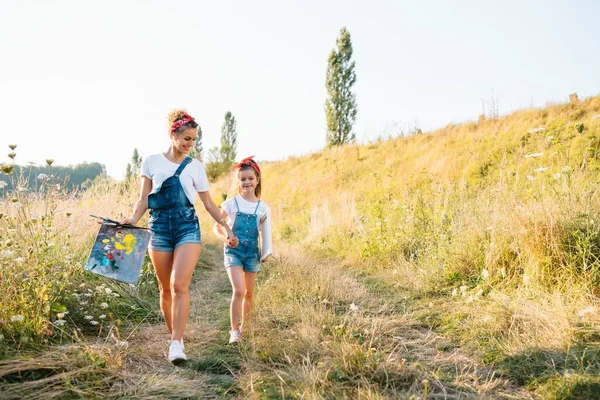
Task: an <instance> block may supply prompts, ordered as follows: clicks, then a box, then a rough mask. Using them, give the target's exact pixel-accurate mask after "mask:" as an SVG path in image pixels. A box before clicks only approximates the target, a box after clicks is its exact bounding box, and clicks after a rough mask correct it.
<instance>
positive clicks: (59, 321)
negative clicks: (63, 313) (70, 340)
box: [54, 319, 67, 326]
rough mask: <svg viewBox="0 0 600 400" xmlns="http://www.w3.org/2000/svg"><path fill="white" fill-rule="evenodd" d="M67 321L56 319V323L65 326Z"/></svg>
mask: <svg viewBox="0 0 600 400" xmlns="http://www.w3.org/2000/svg"><path fill="white" fill-rule="evenodd" d="M65 322H67V321H65V320H64V319H57V320H56V321H54V324H55V325H58V326H63V325H64V324H65Z"/></svg>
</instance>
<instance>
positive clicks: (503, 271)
mask: <svg viewBox="0 0 600 400" xmlns="http://www.w3.org/2000/svg"><path fill="white" fill-rule="evenodd" d="M500 275H501V276H502V278H506V268H504V267H502V268H500Z"/></svg>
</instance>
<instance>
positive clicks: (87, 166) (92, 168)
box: [0, 162, 106, 191]
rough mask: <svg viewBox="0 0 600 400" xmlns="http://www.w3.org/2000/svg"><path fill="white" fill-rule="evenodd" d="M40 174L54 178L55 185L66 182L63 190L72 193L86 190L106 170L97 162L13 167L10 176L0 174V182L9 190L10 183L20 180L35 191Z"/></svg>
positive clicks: (38, 183) (11, 186) (11, 184)
mask: <svg viewBox="0 0 600 400" xmlns="http://www.w3.org/2000/svg"><path fill="white" fill-rule="evenodd" d="M40 174H46V175H47V176H54V177H55V178H56V180H57V183H61V184H64V182H65V181H66V185H65V189H66V190H68V191H72V190H77V189H87V188H88V187H89V186H90V185H91V184H92V182H93V181H94V179H96V177H98V176H101V175H106V168H105V167H104V165H102V164H100V163H97V162H93V163H82V164H77V165H74V166H73V165H69V166H67V167H62V166H59V165H52V166H48V165H45V166H40V165H29V166H21V165H15V169H14V171H13V172H11V173H10V175H5V174H2V173H0V181H4V182H6V183H7V184H8V186H7V187H6V188H5V189H7V190H11V189H12V188H13V182H12V181H13V180H15V179H21V178H22V181H23V182H24V183H26V185H27V187H28V188H29V189H32V190H37V188H38V187H39V185H40V180H39V179H38V176H39V175H40ZM67 177H68V179H67ZM11 178H12V179H11Z"/></svg>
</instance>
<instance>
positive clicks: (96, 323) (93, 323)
mask: <svg viewBox="0 0 600 400" xmlns="http://www.w3.org/2000/svg"><path fill="white" fill-rule="evenodd" d="M90 324H92V325H98V324H99V322H98V321H90Z"/></svg>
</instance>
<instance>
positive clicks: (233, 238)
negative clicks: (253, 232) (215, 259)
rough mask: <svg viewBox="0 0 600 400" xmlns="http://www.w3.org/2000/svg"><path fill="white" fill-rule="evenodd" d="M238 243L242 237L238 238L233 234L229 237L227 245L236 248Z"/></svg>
mask: <svg viewBox="0 0 600 400" xmlns="http://www.w3.org/2000/svg"><path fill="white" fill-rule="evenodd" d="M238 244H240V239H238V238H237V237H236V236H233V235H232V236H229V237H228V238H227V246H229V247H231V248H234V249H235V248H236V247H237V245H238Z"/></svg>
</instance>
